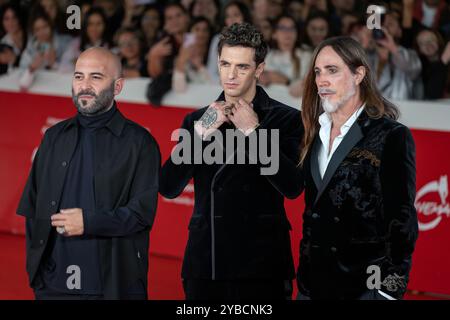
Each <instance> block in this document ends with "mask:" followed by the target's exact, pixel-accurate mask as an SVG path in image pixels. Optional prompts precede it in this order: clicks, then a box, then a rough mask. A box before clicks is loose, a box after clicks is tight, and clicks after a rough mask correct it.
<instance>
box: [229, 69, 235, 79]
mask: <svg viewBox="0 0 450 320" xmlns="http://www.w3.org/2000/svg"><path fill="white" fill-rule="evenodd" d="M236 75H237V68H236V67H231V68H230V71H229V72H228V79H229V80H233V79H235V78H236Z"/></svg>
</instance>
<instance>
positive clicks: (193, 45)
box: [172, 17, 211, 92]
mask: <svg viewBox="0 0 450 320" xmlns="http://www.w3.org/2000/svg"><path fill="white" fill-rule="evenodd" d="M210 39H211V25H210V23H209V21H208V19H207V18H204V17H197V18H194V20H193V21H192V23H191V25H190V28H189V33H187V34H186V36H185V39H184V42H183V45H182V46H181V48H180V52H179V54H178V56H177V57H176V58H175V69H174V72H173V74H172V89H173V90H175V92H184V91H185V90H186V87H187V84H188V83H208V82H210V81H211V76H210V75H209V72H208V70H207V68H206V61H207V59H208V49H209V42H210Z"/></svg>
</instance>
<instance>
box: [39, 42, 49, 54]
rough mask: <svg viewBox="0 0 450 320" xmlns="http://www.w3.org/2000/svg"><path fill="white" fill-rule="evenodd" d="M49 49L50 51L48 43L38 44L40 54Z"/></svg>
mask: <svg viewBox="0 0 450 320" xmlns="http://www.w3.org/2000/svg"><path fill="white" fill-rule="evenodd" d="M49 49H50V43H48V42H44V43H39V44H38V51H39V52H40V53H42V54H43V53H46V52H47V51H48V50H49Z"/></svg>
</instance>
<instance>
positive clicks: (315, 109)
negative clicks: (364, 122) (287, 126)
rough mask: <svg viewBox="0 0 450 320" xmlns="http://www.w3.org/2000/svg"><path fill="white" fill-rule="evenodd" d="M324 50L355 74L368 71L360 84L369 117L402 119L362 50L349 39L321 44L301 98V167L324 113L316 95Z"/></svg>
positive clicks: (327, 41) (331, 40) (313, 60)
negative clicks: (317, 67) (317, 69)
mask: <svg viewBox="0 0 450 320" xmlns="http://www.w3.org/2000/svg"><path fill="white" fill-rule="evenodd" d="M325 47H331V48H332V49H333V50H334V51H335V52H336V53H337V54H338V55H339V56H340V57H341V59H342V60H343V61H344V63H345V64H346V65H347V66H348V67H349V69H350V71H351V72H352V73H353V74H355V73H356V69H357V68H358V67H361V66H362V67H364V68H365V69H366V75H365V76H364V79H363V80H362V81H361V83H360V84H359V89H360V97H361V100H362V101H363V102H364V103H365V104H366V106H365V112H366V113H367V114H368V116H369V117H370V118H373V119H378V118H381V117H383V116H386V117H388V118H391V119H394V120H396V119H397V118H398V116H399V111H398V109H397V107H396V106H395V105H394V104H392V103H391V102H389V101H388V100H386V99H385V98H384V97H383V96H382V95H381V93H380V91H379V90H378V88H377V86H376V83H375V81H374V78H373V74H372V70H371V69H370V66H369V63H368V61H367V56H366V53H365V51H364V49H363V47H362V46H361V45H360V44H359V42H357V41H356V40H354V39H353V38H350V37H333V38H329V39H326V40H324V41H323V42H321V43H320V44H319V45H318V46H317V48H316V49H315V50H314V53H313V57H312V60H311V65H310V68H309V71H308V74H307V75H306V78H305V87H304V91H303V97H302V121H303V126H304V128H305V134H304V136H303V140H302V143H301V152H300V163H299V164H300V165H301V166H302V165H303V163H304V161H305V158H306V155H307V154H308V152H309V150H310V149H311V146H312V143H313V141H314V138H315V136H316V134H317V132H318V131H319V116H320V115H321V114H322V113H323V112H324V111H323V108H322V105H321V102H320V97H319V95H318V93H317V85H316V81H315V73H314V67H315V64H316V59H317V55H318V54H319V53H320V51H321V50H322V49H323V48H325Z"/></svg>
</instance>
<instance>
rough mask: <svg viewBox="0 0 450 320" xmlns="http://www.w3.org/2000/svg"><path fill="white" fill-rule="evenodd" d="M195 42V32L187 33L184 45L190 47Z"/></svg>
mask: <svg viewBox="0 0 450 320" xmlns="http://www.w3.org/2000/svg"><path fill="white" fill-rule="evenodd" d="M193 44H195V34H193V33H187V34H186V36H185V37H184V42H183V46H184V47H190V46H192V45H193Z"/></svg>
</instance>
